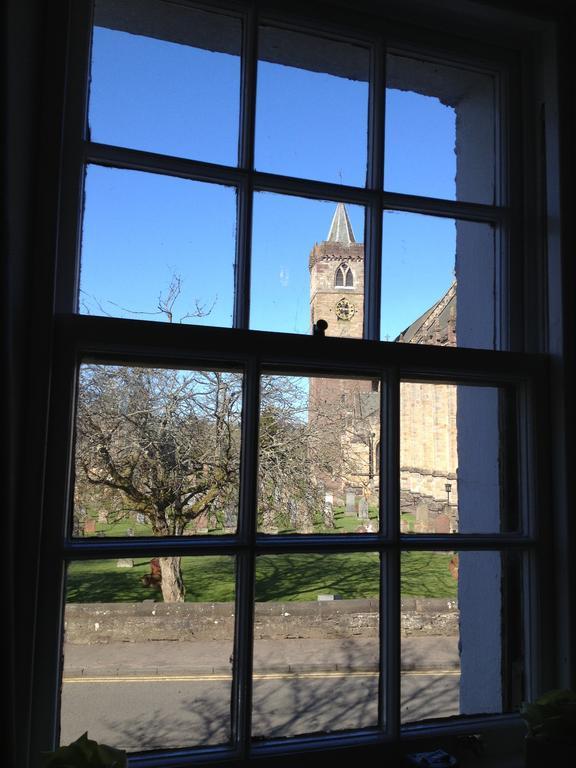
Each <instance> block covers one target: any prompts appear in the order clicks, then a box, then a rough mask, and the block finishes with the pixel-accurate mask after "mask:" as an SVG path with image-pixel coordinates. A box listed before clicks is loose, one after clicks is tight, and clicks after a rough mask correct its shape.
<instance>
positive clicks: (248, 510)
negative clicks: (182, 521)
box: [232, 359, 260, 756]
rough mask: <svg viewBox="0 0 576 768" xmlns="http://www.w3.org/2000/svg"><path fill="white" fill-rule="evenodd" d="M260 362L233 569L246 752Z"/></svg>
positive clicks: (247, 401) (235, 722) (235, 697)
mask: <svg viewBox="0 0 576 768" xmlns="http://www.w3.org/2000/svg"><path fill="white" fill-rule="evenodd" d="M259 395H260V381H259V365H258V363H257V361H256V360H254V359H252V360H251V361H250V362H249V364H248V365H247V368H246V371H245V381H244V408H243V414H242V417H243V418H242V422H243V425H242V450H241V463H242V466H241V473H240V505H239V515H238V520H239V522H238V535H239V537H240V540H241V542H242V543H243V544H244V545H245V547H244V549H243V551H242V552H240V553H239V554H238V559H237V564H236V569H237V575H236V609H235V610H236V622H235V639H234V649H235V650H234V664H233V670H234V679H233V690H232V741H233V743H235V746H236V749H237V750H238V751H239V752H241V753H242V754H243V755H244V756H246V755H247V752H248V749H249V744H250V733H251V726H252V713H251V705H252V647H253V634H254V632H253V627H254V583H255V565H256V562H255V549H254V542H255V538H256V505H257V475H258V463H257V462H258V411H259V399H260V398H259Z"/></svg>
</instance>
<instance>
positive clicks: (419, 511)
mask: <svg viewBox="0 0 576 768" xmlns="http://www.w3.org/2000/svg"><path fill="white" fill-rule="evenodd" d="M428 517H429V515H428V507H427V506H426V505H425V504H418V506H417V507H416V523H415V526H414V530H416V526H418V533H426V532H427V531H428Z"/></svg>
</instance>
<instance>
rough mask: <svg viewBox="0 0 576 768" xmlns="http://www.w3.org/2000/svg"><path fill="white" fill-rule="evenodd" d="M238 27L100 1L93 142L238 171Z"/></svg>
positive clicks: (178, 8) (184, 11) (221, 19)
mask: <svg viewBox="0 0 576 768" xmlns="http://www.w3.org/2000/svg"><path fill="white" fill-rule="evenodd" d="M241 35H242V31H241V24H240V21H239V20H237V19H233V18H231V17H228V16H220V15H217V14H214V13H206V12H204V11H199V10H196V9H192V8H186V7H185V6H183V5H178V4H176V3H164V2H154V1H153V0H146V2H143V3H132V2H129V1H128V2H127V1H126V0H98V1H97V2H96V9H95V27H94V33H93V39H92V66H91V72H90V74H91V81H90V105H89V125H90V134H91V138H92V140H93V141H98V142H102V143H105V144H114V145H117V146H121V147H130V148H131V149H140V150H145V151H149V152H159V153H161V154H165V155H177V156H179V157H189V158H194V159H195V160H205V161H209V162H213V163H222V164H228V165H235V164H236V162H237V153H238V125H239V110H240V41H241Z"/></svg>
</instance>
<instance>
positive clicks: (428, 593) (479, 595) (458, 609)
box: [401, 552, 522, 723]
mask: <svg viewBox="0 0 576 768" xmlns="http://www.w3.org/2000/svg"><path fill="white" fill-rule="evenodd" d="M518 576H519V569H518V561H517V560H516V559H515V558H514V557H513V556H512V555H510V554H507V553H501V552H460V553H456V552H404V553H402V560H401V578H402V623H401V629H402V637H401V666H402V674H401V696H402V712H401V718H402V722H403V723H410V722H414V721H416V720H427V719H431V718H442V717H451V716H453V715H475V714H490V713H499V712H505V711H511V710H513V709H514V707H515V706H518V704H519V703H520V699H521V695H522V694H521V678H520V677H518V678H517V679H513V677H512V674H511V672H510V671H511V670H513V669H516V670H520V669H521V665H520V664H519V659H520V658H521V651H522V649H521V647H520V645H519V634H518V633H519V627H521V625H522V624H521V622H522V619H521V604H522V595H521V585H520V581H519V578H518ZM514 627H515V628H516V629H515V631H510V630H511V629H513V628H514ZM505 641H506V642H505Z"/></svg>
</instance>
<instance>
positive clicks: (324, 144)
mask: <svg viewBox="0 0 576 768" xmlns="http://www.w3.org/2000/svg"><path fill="white" fill-rule="evenodd" d="M369 68H370V52H369V50H368V49H366V48H361V47H359V46H356V45H350V44H349V43H341V42H336V41H334V40H325V39H323V38H321V37H316V36H314V35H309V34H303V33H301V32H293V31H289V30H286V29H276V28H274V27H261V28H260V30H259V62H258V93H257V102H256V167H257V169H258V170H261V171H271V172H273V173H280V174H284V175H286V176H299V177H302V178H305V179H319V180H322V181H332V182H341V183H343V184H349V185H353V186H364V185H365V183H366V156H367V155H366V152H367V136H368V129H367V126H368V76H369Z"/></svg>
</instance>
